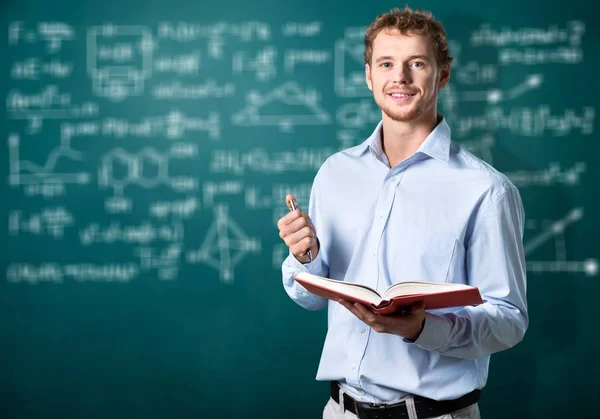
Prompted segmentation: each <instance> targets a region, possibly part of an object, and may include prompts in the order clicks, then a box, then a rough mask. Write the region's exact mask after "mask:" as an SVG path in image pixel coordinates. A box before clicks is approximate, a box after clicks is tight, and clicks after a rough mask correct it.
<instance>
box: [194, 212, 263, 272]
mask: <svg viewBox="0 0 600 419" xmlns="http://www.w3.org/2000/svg"><path fill="white" fill-rule="evenodd" d="M214 217H215V219H214V222H213V224H212V225H211V226H210V228H209V230H208V232H207V234H206V237H205V238H204V242H203V243H202V245H201V246H200V249H198V250H195V251H190V252H188V253H187V261H188V262H189V263H192V264H193V263H198V262H202V263H204V264H206V265H208V266H210V267H212V268H214V269H217V270H218V271H219V276H220V280H221V281H222V282H225V283H231V282H233V280H234V268H235V267H236V265H238V264H239V263H240V262H241V261H242V259H243V258H244V257H245V256H246V255H248V254H250V253H254V254H260V252H261V242H260V239H259V238H252V237H248V236H247V235H246V234H245V233H244V232H243V230H242V229H241V228H240V226H239V225H238V224H237V223H236V222H235V221H234V220H233V219H231V217H229V211H228V208H227V206H226V205H224V204H218V205H216V206H215V208H214Z"/></svg>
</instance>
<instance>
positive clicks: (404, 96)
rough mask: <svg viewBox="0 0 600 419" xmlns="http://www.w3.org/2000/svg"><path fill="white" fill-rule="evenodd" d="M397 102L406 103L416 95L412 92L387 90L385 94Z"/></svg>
mask: <svg viewBox="0 0 600 419" xmlns="http://www.w3.org/2000/svg"><path fill="white" fill-rule="evenodd" d="M387 95H388V96H389V97H390V98H391V99H392V100H393V101H394V102H396V103H397V104H400V105H402V104H407V103H409V102H411V101H412V98H413V97H414V96H415V95H416V93H413V92H389V93H388V94H387Z"/></svg>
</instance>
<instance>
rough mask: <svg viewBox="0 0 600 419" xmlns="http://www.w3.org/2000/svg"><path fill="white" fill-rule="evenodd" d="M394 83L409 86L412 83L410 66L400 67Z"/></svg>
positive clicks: (395, 72) (396, 71)
mask: <svg viewBox="0 0 600 419" xmlns="http://www.w3.org/2000/svg"><path fill="white" fill-rule="evenodd" d="M393 81H394V83H399V84H407V83H410V82H411V78H410V69H409V68H408V66H405V65H399V66H397V67H396V69H395V71H394V80H393Z"/></svg>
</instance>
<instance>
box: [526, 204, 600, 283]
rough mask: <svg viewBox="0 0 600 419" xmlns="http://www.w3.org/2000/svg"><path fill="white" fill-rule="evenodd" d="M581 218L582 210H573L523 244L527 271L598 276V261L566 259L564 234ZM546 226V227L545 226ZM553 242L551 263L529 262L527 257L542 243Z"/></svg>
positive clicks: (591, 259)
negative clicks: (554, 253) (553, 252)
mask: <svg viewBox="0 0 600 419" xmlns="http://www.w3.org/2000/svg"><path fill="white" fill-rule="evenodd" d="M582 218H583V208H573V209H572V210H571V211H569V213H568V214H567V215H565V216H564V217H563V218H561V219H559V220H555V221H552V222H550V223H544V225H543V227H542V231H541V232H539V233H537V234H536V235H534V236H533V238H531V239H530V240H528V241H527V242H526V243H525V244H524V250H525V258H526V260H527V270H528V271H531V272H533V273H556V272H562V273H583V274H585V275H586V276H597V275H598V260H597V259H594V258H590V259H587V260H583V261H573V260H568V259H567V251H566V241H565V236H564V232H565V230H566V229H567V227H569V226H570V225H572V224H574V223H576V222H578V221H580V220H581V219H582ZM546 224H547V225H546ZM551 240H554V246H555V251H556V258H555V260H553V261H540V260H530V259H531V258H529V257H528V255H530V254H531V253H533V252H534V251H535V250H536V249H538V248H539V247H540V246H542V245H543V244H544V243H546V242H548V241H551Z"/></svg>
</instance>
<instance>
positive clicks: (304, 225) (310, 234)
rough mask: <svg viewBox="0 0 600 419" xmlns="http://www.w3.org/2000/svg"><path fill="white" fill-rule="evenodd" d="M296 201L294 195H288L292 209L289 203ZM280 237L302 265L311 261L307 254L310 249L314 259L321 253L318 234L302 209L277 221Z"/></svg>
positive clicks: (287, 202) (287, 201)
mask: <svg viewBox="0 0 600 419" xmlns="http://www.w3.org/2000/svg"><path fill="white" fill-rule="evenodd" d="M291 199H295V198H294V196H293V195H290V194H288V195H287V196H286V197H285V202H286V205H287V206H288V208H290V205H289V202H290V200H291ZM277 228H278V229H279V237H281V238H282V240H283V241H284V242H285V244H286V246H287V247H288V248H289V249H290V251H291V252H292V254H293V255H294V257H295V258H296V259H298V261H299V262H301V263H308V262H310V259H309V257H308V255H307V254H306V253H307V251H308V250H309V249H310V251H311V253H312V257H313V259H315V258H316V257H317V253H319V244H318V240H317V233H316V231H315V226H314V225H313V223H312V221H311V219H310V217H309V216H308V214H306V213H305V212H303V211H302V210H300V209H297V210H295V211H292V212H290V213H288V214H286V215H285V216H283V217H281V218H280V219H279V221H277Z"/></svg>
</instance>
